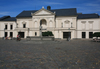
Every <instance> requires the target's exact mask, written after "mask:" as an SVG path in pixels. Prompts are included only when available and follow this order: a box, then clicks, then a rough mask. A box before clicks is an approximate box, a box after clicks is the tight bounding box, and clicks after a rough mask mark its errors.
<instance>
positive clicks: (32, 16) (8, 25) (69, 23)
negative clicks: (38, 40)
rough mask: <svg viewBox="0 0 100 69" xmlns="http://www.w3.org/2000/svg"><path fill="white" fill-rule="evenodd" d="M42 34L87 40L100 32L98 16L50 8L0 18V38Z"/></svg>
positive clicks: (73, 9) (72, 9)
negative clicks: (47, 32) (49, 33)
mask: <svg viewBox="0 0 100 69" xmlns="http://www.w3.org/2000/svg"><path fill="white" fill-rule="evenodd" d="M40 27H42V28H41V29H42V32H46V31H51V32H52V33H53V35H54V37H55V38H61V39H65V38H67V37H68V36H70V37H71V39H75V38H80V39H89V38H92V34H93V33H94V32H100V18H99V15H98V14H95V13H94V14H82V13H77V9H76V8H70V9H51V7H50V6H48V7H47V9H45V8H44V7H42V8H41V9H40V10H31V11H22V12H21V13H19V14H18V15H17V16H16V17H10V16H4V17H0V37H4V36H5V37H6V36H8V37H9V36H11V37H16V36H17V34H18V33H19V34H20V35H21V37H22V38H26V37H27V36H40V34H41V33H40Z"/></svg>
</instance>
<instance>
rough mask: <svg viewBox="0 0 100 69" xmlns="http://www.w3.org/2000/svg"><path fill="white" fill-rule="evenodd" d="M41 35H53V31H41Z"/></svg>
mask: <svg viewBox="0 0 100 69" xmlns="http://www.w3.org/2000/svg"><path fill="white" fill-rule="evenodd" d="M42 36H53V33H52V32H51V31H47V32H42Z"/></svg>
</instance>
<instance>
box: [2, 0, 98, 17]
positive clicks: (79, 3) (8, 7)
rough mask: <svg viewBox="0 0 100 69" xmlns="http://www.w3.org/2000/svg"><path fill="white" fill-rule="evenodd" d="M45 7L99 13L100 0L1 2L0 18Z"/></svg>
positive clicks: (16, 0)
mask: <svg viewBox="0 0 100 69" xmlns="http://www.w3.org/2000/svg"><path fill="white" fill-rule="evenodd" d="M42 6H44V8H45V9H46V8H47V6H51V9H64V8H77V13H83V14H88V13H98V14H99V15H100V0H0V17H2V16H6V15H10V16H11V17H16V16H17V15H18V14H19V13H21V12H22V11H23V10H39V9H41V8H42Z"/></svg>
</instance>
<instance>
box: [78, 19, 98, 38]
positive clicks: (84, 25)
mask: <svg viewBox="0 0 100 69" xmlns="http://www.w3.org/2000/svg"><path fill="white" fill-rule="evenodd" d="M82 32H86V39H89V32H93V33H94V32H100V18H96V19H78V20H77V38H82Z"/></svg>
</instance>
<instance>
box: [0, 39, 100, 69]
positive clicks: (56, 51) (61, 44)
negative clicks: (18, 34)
mask: <svg viewBox="0 0 100 69" xmlns="http://www.w3.org/2000/svg"><path fill="white" fill-rule="evenodd" d="M0 69H100V42H92V41H90V40H71V41H26V40H22V41H20V42H17V41H15V40H0Z"/></svg>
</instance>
